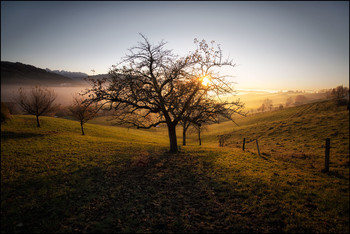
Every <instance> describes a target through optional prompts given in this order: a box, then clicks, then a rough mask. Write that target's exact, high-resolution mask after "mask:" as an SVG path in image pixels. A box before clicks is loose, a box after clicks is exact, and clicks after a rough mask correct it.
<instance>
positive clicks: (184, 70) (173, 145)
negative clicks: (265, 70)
mask: <svg viewBox="0 0 350 234" xmlns="http://www.w3.org/2000/svg"><path fill="white" fill-rule="evenodd" d="M141 36H142V38H143V42H139V43H138V45H137V46H135V47H133V48H131V49H129V54H128V55H126V57H124V58H123V59H122V61H121V62H120V63H119V64H118V65H116V66H113V68H112V69H111V71H110V72H109V74H110V75H111V78H104V79H102V80H91V82H92V88H91V89H90V90H89V91H88V92H87V93H89V96H90V99H91V100H93V101H96V102H100V103H101V105H107V104H108V105H109V107H110V108H115V109H116V110H118V113H119V116H118V122H119V123H121V124H124V125H127V126H129V127H136V128H151V127H155V126H158V125H159V124H162V123H165V124H166V125H167V127H168V135H169V141H170V151H171V152H177V151H178V147H177V138H176V126H177V125H178V123H179V122H180V121H181V120H183V116H184V113H185V112H186V110H188V109H190V108H191V105H193V103H194V102H193V99H194V97H195V96H196V95H198V94H201V93H208V94H210V95H211V96H213V95H217V96H218V95H222V94H226V95H227V94H230V93H232V91H233V90H232V88H231V87H230V83H229V82H227V81H226V80H225V77H226V76H220V75H219V73H218V71H215V68H220V67H222V66H230V67H233V66H234V64H233V63H232V61H229V60H227V59H226V60H224V59H223V55H222V51H221V49H220V47H219V46H217V49H216V48H214V44H215V42H212V47H209V45H208V44H207V43H206V42H205V41H204V40H202V41H200V42H199V41H198V40H195V43H196V44H197V49H196V50H195V51H194V52H192V53H190V54H189V55H187V56H184V57H179V56H176V55H174V54H173V53H172V52H171V51H170V50H166V49H164V45H165V44H166V43H165V42H163V41H162V42H160V43H159V44H157V45H153V44H151V43H150V42H149V40H148V39H147V38H146V37H145V36H143V35H141ZM209 83H210V84H209ZM208 97H209V95H208Z"/></svg>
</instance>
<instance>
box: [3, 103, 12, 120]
mask: <svg viewBox="0 0 350 234" xmlns="http://www.w3.org/2000/svg"><path fill="white" fill-rule="evenodd" d="M10 118H11V115H10V111H9V108H7V106H6V104H5V103H3V102H1V123H3V122H6V121H7V120H8V119H10Z"/></svg>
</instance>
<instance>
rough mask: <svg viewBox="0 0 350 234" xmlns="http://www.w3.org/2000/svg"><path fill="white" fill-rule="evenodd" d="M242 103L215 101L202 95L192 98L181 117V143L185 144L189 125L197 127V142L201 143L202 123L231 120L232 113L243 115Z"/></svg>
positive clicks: (232, 119) (232, 117)
mask: <svg viewBox="0 0 350 234" xmlns="http://www.w3.org/2000/svg"><path fill="white" fill-rule="evenodd" d="M243 109H244V104H243V103H241V102H240V100H239V99H238V100H237V101H231V102H228V101H222V100H221V101H217V100H213V99H209V98H208V97H205V98H203V96H200V97H197V99H194V103H193V104H192V105H191V108H188V109H187V110H186V112H185V113H184V116H183V118H182V121H181V122H182V126H183V131H182V136H183V145H186V132H187V129H188V128H189V126H190V125H193V127H195V128H196V129H197V133H198V139H199V143H200V145H201V137H200V133H201V129H202V127H203V126H204V125H208V124H213V123H220V121H224V120H231V121H232V122H234V123H235V121H234V115H235V114H239V115H242V116H245V115H246V113H244V112H243Z"/></svg>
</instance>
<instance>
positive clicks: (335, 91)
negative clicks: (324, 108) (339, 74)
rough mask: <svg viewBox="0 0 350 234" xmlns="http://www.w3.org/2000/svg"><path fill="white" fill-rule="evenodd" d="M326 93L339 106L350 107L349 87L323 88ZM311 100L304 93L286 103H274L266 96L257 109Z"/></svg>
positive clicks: (274, 108) (271, 108) (279, 107)
mask: <svg viewBox="0 0 350 234" xmlns="http://www.w3.org/2000/svg"><path fill="white" fill-rule="evenodd" d="M323 92H324V93H325V94H326V95H325V96H326V99H332V100H334V102H335V104H336V105H337V106H348V109H349V88H348V87H344V86H343V85H339V86H337V87H335V88H331V89H328V90H323ZM309 101H310V100H309V99H308V98H307V97H306V96H305V95H302V94H299V95H296V96H294V97H289V98H288V99H287V100H286V102H285V104H284V105H283V104H278V105H273V101H272V100H271V99H269V98H266V99H264V100H263V101H262V104H261V106H260V107H259V108H257V109H256V111H257V112H265V111H272V110H281V109H283V108H285V107H293V106H299V105H303V104H306V103H308V102H309Z"/></svg>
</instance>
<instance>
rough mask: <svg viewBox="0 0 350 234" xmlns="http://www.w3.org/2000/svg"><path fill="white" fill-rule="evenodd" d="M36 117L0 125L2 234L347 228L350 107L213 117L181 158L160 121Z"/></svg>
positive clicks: (18, 117) (338, 230)
mask: <svg viewBox="0 0 350 234" xmlns="http://www.w3.org/2000/svg"><path fill="white" fill-rule="evenodd" d="M41 120H42V127H41V128H37V127H36V125H35V117H34V116H26V115H14V116H12V118H11V120H9V121H8V122H7V123H4V124H2V125H1V224H2V225H1V226H2V227H1V232H2V233H8V232H16V233H21V232H49V233H51V232H55V233H56V232H79V233H90V232H230V233H232V232H233V233H235V232H236V233H237V232H238V233H242V232H244V233H247V232H283V233H295V232H315V233H329V232H331V233H348V232H349V111H348V110H346V107H344V106H342V107H337V106H335V105H334V103H332V102H331V101H324V102H316V103H311V104H307V105H303V106H298V107H293V108H287V109H284V110H280V111H272V112H266V113H258V114H252V115H249V116H248V117H239V118H237V120H236V123H237V124H238V126H237V125H235V124H234V123H232V122H223V123H220V124H215V125H210V126H208V127H207V128H206V130H205V131H203V133H202V144H203V145H202V146H198V143H197V137H196V135H195V133H193V134H191V135H189V136H188V144H187V145H186V146H181V151H180V152H179V153H177V154H170V153H168V152H167V151H168V136H167V133H166V131H165V130H164V129H163V128H155V129H152V130H149V131H142V130H135V129H126V128H120V127H116V126H108V123H107V122H106V118H97V119H95V120H94V121H91V123H88V124H86V125H85V133H86V135H85V136H82V135H81V134H80V125H79V123H78V122H76V121H72V120H67V119H61V118H51V117H42V118H41ZM178 131H179V133H178V143H179V145H180V143H181V142H182V139H181V137H180V136H181V134H180V133H181V129H180V128H179V129H178ZM223 134H226V135H227V139H226V142H225V145H224V147H219V146H218V138H217V136H218V135H223ZM243 138H246V139H247V142H248V143H247V144H246V150H245V151H243V150H242V139H243ZM325 138H330V139H331V147H332V148H331V156H330V161H331V164H330V172H329V173H323V172H321V171H322V168H323V167H324V141H325ZM255 139H258V140H259V144H260V152H261V155H260V156H259V155H258V154H257V151H256V145H255V141H254V140H255Z"/></svg>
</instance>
